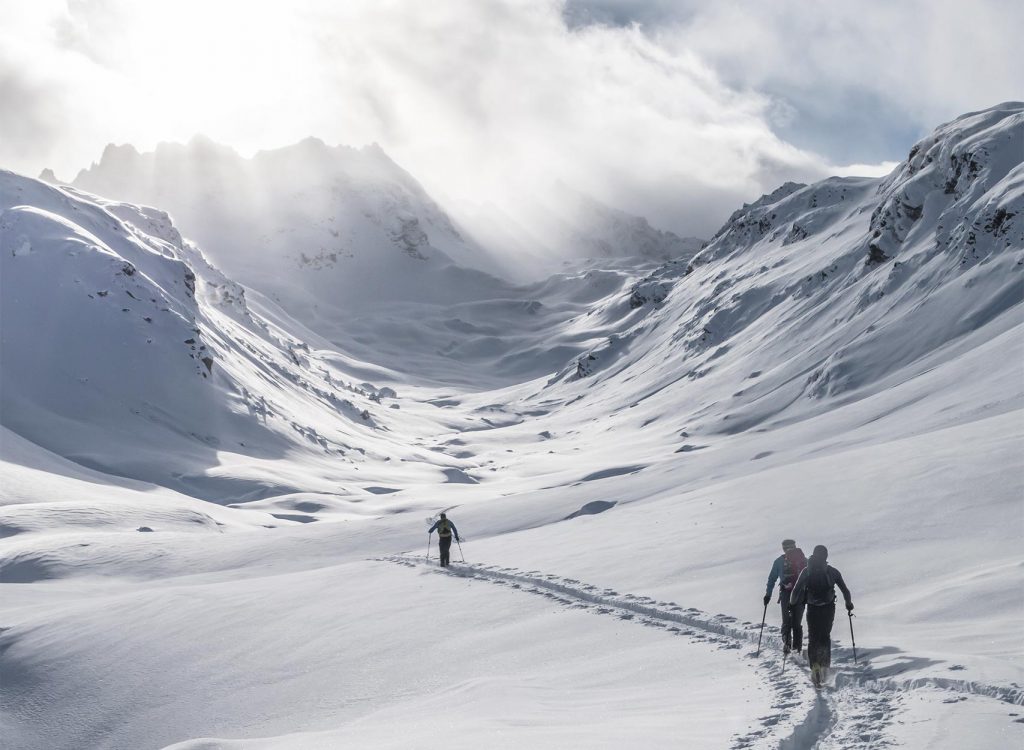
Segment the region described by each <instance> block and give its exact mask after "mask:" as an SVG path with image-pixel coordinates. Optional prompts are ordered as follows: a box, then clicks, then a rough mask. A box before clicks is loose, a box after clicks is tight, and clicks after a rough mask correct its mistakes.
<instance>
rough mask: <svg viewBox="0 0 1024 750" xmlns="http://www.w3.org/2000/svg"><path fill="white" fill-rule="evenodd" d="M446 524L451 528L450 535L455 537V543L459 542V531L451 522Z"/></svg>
mask: <svg viewBox="0 0 1024 750" xmlns="http://www.w3.org/2000/svg"><path fill="white" fill-rule="evenodd" d="M448 524H449V526H451V527H452V533H453V534H454V535H455V541H456V542H458V541H460V539H459V530H458V529H457V528H455V524H453V523H452V522H451V521H449V522H448Z"/></svg>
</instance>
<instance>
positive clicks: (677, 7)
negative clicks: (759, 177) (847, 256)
mask: <svg viewBox="0 0 1024 750" xmlns="http://www.w3.org/2000/svg"><path fill="white" fill-rule="evenodd" d="M565 14H566V17H567V19H572V20H573V22H574V23H577V24H584V25H585V24H588V23H589V24H594V23H596V24H602V23H605V24H617V25H620V26H622V25H625V26H628V25H630V24H638V25H639V26H640V27H641V28H643V30H644V32H645V33H647V34H649V35H650V36H651V37H652V38H654V39H656V40H657V42H658V43H659V44H662V45H664V46H665V47H666V48H667V49H670V50H675V51H686V52H688V53H692V54H695V55H697V56H699V57H700V58H701V59H702V60H704V61H705V62H706V63H707V64H708V65H709V66H711V67H712V68H713V69H714V70H715V71H716V72H717V73H718V74H719V75H720V76H721V78H722V80H723V81H724V82H725V83H726V84H727V85H729V86H731V87H733V88H735V89H738V90H748V89H749V90H756V91H758V92H760V93H761V94H762V95H764V96H766V97H768V98H770V99H772V100H774V101H775V102H776V103H777V104H776V109H775V112H776V114H780V113H785V114H784V115H783V116H782V117H779V118H775V117H770V122H771V123H772V125H773V127H774V128H775V130H776V132H777V133H779V135H780V136H782V137H784V138H786V139H787V140H789V141H790V142H792V143H794V144H795V145H798V146H800V147H804V148H809V149H811V150H814V151H818V152H821V153H823V154H825V155H826V157H827V158H829V159H831V160H832V161H833V162H836V161H843V160H853V159H862V160H866V159H873V160H881V159H886V158H889V159H891V158H896V157H899V156H902V155H903V154H904V153H905V151H906V150H907V148H908V146H909V145H910V143H911V142H912V141H914V140H915V139H917V138H918V137H920V136H922V135H923V134H925V133H926V132H928V131H930V130H932V129H933V128H934V127H935V126H936V125H937V124H939V123H940V122H943V121H946V120H949V119H952V118H954V117H956V116H957V115H959V114H962V113H964V112H967V111H972V110H977V109H983V108H985V107H989V106H992V105H993V104H996V103H998V102H1001V101H1006V100H1012V99H1019V98H1021V97H1022V95H1024V90H1022V86H1021V76H1020V73H1019V69H1020V65H1019V64H1017V63H1016V57H1017V56H1018V52H1017V48H1018V46H1019V36H1020V31H1019V30H1020V29H1021V28H1024V4H1021V3H1019V2H1016V0H972V1H971V2H969V3H968V2H965V1H964V0H906V1H905V2H900V3H892V2H888V0H861V1H860V2H856V3H845V4H844V3H839V4H837V3H807V2H803V1H802V0H775V1H774V2H771V3H764V2H757V1H756V0H716V2H713V3H710V2H696V1H695V0H675V1H673V2H665V1H664V0H567V2H566V4H565Z"/></svg>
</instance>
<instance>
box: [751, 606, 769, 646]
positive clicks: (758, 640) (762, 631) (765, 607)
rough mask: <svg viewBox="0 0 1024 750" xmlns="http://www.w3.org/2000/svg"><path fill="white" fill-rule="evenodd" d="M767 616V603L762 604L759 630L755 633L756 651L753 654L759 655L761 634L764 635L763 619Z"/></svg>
mask: <svg viewBox="0 0 1024 750" xmlns="http://www.w3.org/2000/svg"><path fill="white" fill-rule="evenodd" d="M767 616H768V605H767V604H765V605H764V613H763V614H762V615H761V632H760V633H758V634H757V653H756V654H754V656H760V655H761V636H762V635H764V619H765V618H766V617H767Z"/></svg>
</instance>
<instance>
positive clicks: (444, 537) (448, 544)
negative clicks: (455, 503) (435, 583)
mask: <svg viewBox="0 0 1024 750" xmlns="http://www.w3.org/2000/svg"><path fill="white" fill-rule="evenodd" d="M434 529H437V546H438V547H440V548H441V567H442V568H447V567H448V563H449V559H448V558H449V551H450V550H451V548H452V534H455V541H456V542H457V541H459V530H458V529H457V528H455V524H453V523H452V522H451V521H449V520H448V516H446V515H445V514H444V513H442V514H441V517H440V518H438V519H437V522H436V523H435V524H434V525H433V526H431V527H430V530H429V531H428V532H427V536H430V535H431V534H433V533H434Z"/></svg>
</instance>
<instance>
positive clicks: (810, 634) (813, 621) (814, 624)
mask: <svg viewBox="0 0 1024 750" xmlns="http://www.w3.org/2000/svg"><path fill="white" fill-rule="evenodd" d="M823 609H825V608H824V607H816V606H813V605H809V606H808V607H807V660H808V661H809V662H810V663H811V666H812V667H813V666H816V665H821V664H822V663H823V662H822V658H823V654H822V630H823V628H824V623H823V618H822V610H823ZM825 638H826V639H827V638H828V633H827V631H826V634H825Z"/></svg>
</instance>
